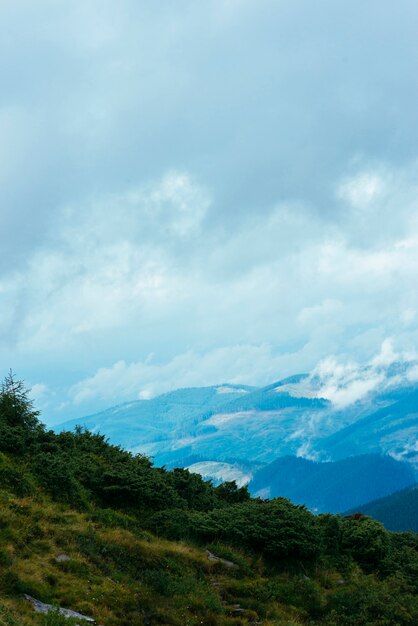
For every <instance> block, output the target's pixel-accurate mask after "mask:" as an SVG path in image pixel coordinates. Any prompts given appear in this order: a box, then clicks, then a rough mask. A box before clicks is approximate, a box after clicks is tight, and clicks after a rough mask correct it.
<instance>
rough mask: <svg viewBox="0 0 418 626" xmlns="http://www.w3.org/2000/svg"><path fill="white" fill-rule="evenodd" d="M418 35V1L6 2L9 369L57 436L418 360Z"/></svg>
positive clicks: (0, 56)
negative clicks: (166, 394)
mask: <svg viewBox="0 0 418 626" xmlns="http://www.w3.org/2000/svg"><path fill="white" fill-rule="evenodd" d="M417 29H418V4H417V2H416V0H399V2H398V3H394V2H392V1H391V0H370V1H368V2H364V1H363V0H350V1H348V0H347V1H344V0H342V1H341V2H335V0H315V2H313V1H312V0H257V1H255V0H201V1H199V2H195V1H192V0H178V1H177V2H169V1H163V0H154V1H153V2H148V1H142V0H118V1H117V2H116V1H115V0H113V1H110V0H71V1H70V0H37V2H33V1H30V0H4V1H3V2H1V4H0V190H1V204H0V212H1V225H0V365H1V370H2V371H3V373H6V372H7V370H8V369H9V368H10V367H12V368H13V370H15V371H16V372H17V374H18V376H19V377H21V378H24V379H25V380H26V382H27V384H28V385H29V386H30V387H32V393H33V396H34V397H35V398H36V401H37V404H38V406H40V407H41V408H42V410H43V418H44V419H45V420H47V421H49V422H51V423H52V422H53V421H55V422H57V421H61V420H63V419H65V418H69V417H77V416H80V415H83V414H85V413H89V412H93V411H95V410H98V409H100V408H104V407H106V406H109V405H111V404H115V403H118V402H121V401H124V400H129V399H132V398H137V397H143V398H146V397H150V396H152V395H154V394H156V393H159V392H162V391H166V390H168V389H172V388H175V387H178V386H187V385H206V384H214V383H221V382H226V381H229V382H240V383H249V384H251V383H253V384H263V383H266V384H267V383H269V382H272V381H274V380H278V379H279V378H282V377H284V376H286V375H289V374H292V373H296V372H302V371H310V370H312V369H313V368H315V367H318V363H321V362H326V363H329V362H330V359H334V361H331V362H335V363H340V362H341V363H345V362H348V361H349V362H350V363H353V362H356V363H363V362H367V361H369V362H370V359H373V358H375V357H374V355H376V354H378V353H381V352H380V351H381V345H382V343H383V342H386V343H383V345H384V346H386V348H385V349H386V351H387V346H388V345H389V346H390V349H391V350H392V351H395V352H396V351H400V352H402V353H405V352H407V353H411V352H413V351H414V350H415V348H417V349H418V287H417V285H418V194H417V191H418V189H417V188H418V123H417V121H418V120H417V117H418V116H417V113H416V111H417V103H418V74H417V66H418V38H417ZM388 342H389V343H388Z"/></svg>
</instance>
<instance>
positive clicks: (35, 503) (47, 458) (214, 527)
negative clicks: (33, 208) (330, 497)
mask: <svg viewBox="0 0 418 626" xmlns="http://www.w3.org/2000/svg"><path fill="white" fill-rule="evenodd" d="M207 550H209V551H210V552H211V553H213V554H214V555H216V557H219V559H216V558H211V559H209V558H208V553H207ZM229 562H232V563H233V565H231V563H229ZM417 591H418V537H417V535H415V534H413V533H397V534H395V533H389V532H387V531H386V530H385V529H384V527H383V526H382V525H381V524H380V523H378V522H376V521H374V520H373V519H371V518H368V517H365V516H362V515H354V516H350V517H348V518H341V517H339V516H333V515H320V516H314V515H312V514H311V513H309V512H308V511H307V510H306V509H305V508H304V507H302V506H295V505H293V504H292V503H291V502H290V501H288V500H286V499H284V498H277V499H274V500H271V501H262V500H257V499H251V498H250V496H249V494H248V491H247V490H246V489H245V488H241V489H238V488H237V487H236V485H235V484H234V483H226V484H224V485H221V486H219V487H213V486H212V485H211V483H209V482H205V481H203V480H202V479H201V478H200V477H199V476H196V475H193V474H190V473H189V472H187V471H186V470H183V469H177V470H173V471H166V470H164V469H161V468H155V467H153V465H152V463H151V462H150V460H149V459H148V458H146V457H144V456H140V455H139V456H138V455H132V454H130V453H128V452H126V451H124V450H122V449H121V448H119V447H117V446H111V445H109V444H108V443H107V442H106V440H105V438H104V436H102V435H93V434H91V433H89V432H87V431H84V430H82V429H79V430H78V431H77V432H75V433H61V434H59V435H56V434H54V433H53V432H51V431H48V430H47V429H46V428H45V427H44V426H43V425H42V424H41V423H40V422H39V420H38V414H37V412H36V411H35V410H34V409H33V407H32V404H31V403H30V402H29V401H28V399H27V394H26V391H25V389H24V386H23V385H22V383H21V382H19V381H15V380H14V378H13V376H12V375H9V376H8V377H7V378H6V380H5V382H4V384H3V386H2V389H1V392H0V626H16V625H17V624H18V625H26V624H39V625H42V624H43V625H44V626H60V625H61V624H64V623H65V624H66V625H67V626H70V624H71V620H64V618H63V617H62V616H60V615H59V614H57V613H50V614H48V615H46V616H45V615H36V614H35V613H34V612H33V609H32V607H31V605H30V604H29V603H28V602H27V601H25V600H24V599H23V594H25V593H27V594H29V595H31V596H34V597H36V598H37V599H39V600H41V601H42V602H46V603H49V604H52V605H56V606H61V607H66V608H71V609H73V610H75V611H78V612H80V613H83V614H85V615H89V616H91V617H93V618H94V619H95V620H96V621H97V623H98V624H102V625H103V626H119V625H120V626H139V625H147V624H163V625H173V626H185V625H190V626H192V625H197V624H205V625H207V626H218V625H219V626H222V625H225V626H226V625H236V626H238V625H243V624H257V623H262V624H264V625H265V626H269V625H270V626H273V625H283V626H285V625H286V626H292V625H296V624H309V625H312V626H313V625H316V624H317V625H319V624H325V625H328V626H334V625H336V624H338V625H341V626H345V625H347V626H349V625H356V624H358V625H360V624H361V625H362V624H368V625H376V626H386V625H387V626H390V625H395V624H398V625H400V626H404V625H408V624H410V625H412V624H416V623H418V600H417Z"/></svg>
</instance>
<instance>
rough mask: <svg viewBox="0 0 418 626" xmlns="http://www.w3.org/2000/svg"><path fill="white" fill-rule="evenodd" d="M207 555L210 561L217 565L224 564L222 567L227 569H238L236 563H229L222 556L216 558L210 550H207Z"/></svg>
mask: <svg viewBox="0 0 418 626" xmlns="http://www.w3.org/2000/svg"><path fill="white" fill-rule="evenodd" d="M206 554H207V555H208V560H209V561H215V562H217V563H222V565H225V567H230V568H231V567H238V565H237V564H236V563H233V562H232V561H227V560H226V559H221V557H220V556H216V555H215V554H213V553H212V552H209V550H206Z"/></svg>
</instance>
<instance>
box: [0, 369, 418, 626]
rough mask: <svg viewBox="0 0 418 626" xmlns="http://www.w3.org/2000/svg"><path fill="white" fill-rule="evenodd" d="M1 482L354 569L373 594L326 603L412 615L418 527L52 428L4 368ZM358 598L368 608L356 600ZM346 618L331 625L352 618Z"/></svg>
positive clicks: (161, 528)
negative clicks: (257, 494)
mask: <svg viewBox="0 0 418 626" xmlns="http://www.w3.org/2000/svg"><path fill="white" fill-rule="evenodd" d="M0 489H8V490H10V491H11V492H13V493H14V494H16V495H17V496H20V497H25V496H33V495H36V494H44V495H46V496H47V497H50V498H51V499H52V500H54V501H57V502H60V503H64V504H65V505H68V506H70V507H73V508H74V509H76V510H78V511H85V512H89V511H92V512H94V511H96V515H97V511H98V510H100V511H102V515H104V513H103V511H110V512H109V513H108V514H109V515H111V516H112V515H113V517H114V519H115V520H116V521H115V524H117V523H118V522H117V519H118V518H117V514H116V513H117V512H118V511H119V512H123V513H124V514H129V516H130V517H129V519H135V520H136V521H137V523H138V525H140V526H141V528H143V529H146V530H148V531H151V532H152V533H153V534H155V535H158V536H161V537H165V538H167V539H170V540H183V541H187V542H191V543H192V544H194V545H208V544H216V543H219V542H221V543H222V544H226V545H230V546H232V547H234V546H235V547H238V548H240V549H244V550H247V551H248V553H250V554H253V555H254V554H256V555H260V556H262V557H263V558H264V559H265V560H266V562H267V563H268V564H269V567H271V568H273V569H274V571H291V572H303V573H304V574H305V575H306V576H308V577H311V576H315V573H316V572H318V571H319V569H321V570H322V571H324V570H327V569H334V570H336V571H339V572H342V576H347V577H348V576H350V575H351V574H352V572H353V568H360V571H362V572H364V573H365V574H366V575H367V574H370V575H373V577H374V578H373V580H374V581H375V582H373V585H375V587H373V589H372V591H370V594H371V596H370V597H369V596H367V598H368V599H365V596H364V594H365V593H366V591H365V589H363V590H362V593H360V594H359V593H357V592H356V593H354V592H352V594H351V595H350V596H349V598H350V599H349V600H348V599H347V597H346V598H345V600H344V601H343V600H341V602H342V605H341V607H339V608H338V607H337V608H335V606H334V605H332V611H334V612H335V611H336V610H337V611H340V612H341V615H343V614H344V611H346V612H347V615H348V614H349V613H350V612H351V613H353V614H354V615H356V611H357V618H358V619H360V618H359V617H358V615H359V613H358V612H359V611H360V610H361V611H365V612H364V615H367V611H366V609H367V607H368V604H367V603H371V599H370V598H371V597H373V598H374V600H375V601H377V597H378V596H379V593H380V594H381V598H383V597H384V598H386V599H385V600H384V601H383V600H382V602H383V604H382V606H383V607H385V606H386V608H385V610H386V611H389V608H388V607H389V605H392V604H393V607H394V608H393V611H395V613H396V610H398V609H396V607H398V608H399V607H400V608H399V611H398V612H399V615H396V620H397V621H388V622H385V621H381V622H379V623H381V624H386V623H387V624H391V623H399V624H412V623H414V621H411V620H415V618H418V601H417V600H416V594H417V592H418V576H417V573H418V537H417V535H415V534H413V533H402V534H401V533H399V534H394V533H389V532H387V531H386V530H385V529H384V527H383V526H382V525H381V524H380V523H378V522H376V521H375V520H373V519H371V518H369V517H366V516H363V515H352V516H349V517H340V516H334V515H318V516H315V515H313V514H311V513H310V512H309V511H308V510H307V509H306V508H305V507H303V506H296V505H294V504H292V503H291V502H290V501H289V500H287V499H284V498H275V499H273V500H270V501H265V500H261V499H254V498H250V495H249V493H248V490H247V489H246V488H245V487H242V488H238V487H237V486H236V484H235V483H232V482H229V483H224V484H222V485H220V486H217V487H214V486H213V485H212V484H211V483H210V482H208V481H204V480H203V479H202V478H201V477H200V476H198V475H195V474H191V473H189V472H188V471H187V470H184V469H174V470H170V471H167V470H165V469H164V468H155V467H153V465H152V462H151V461H150V459H148V458H147V457H145V456H142V455H133V454H131V453H130V452H127V451H126V450H123V449H121V448H120V447H118V446H114V445H110V444H109V443H108V442H107V441H106V439H105V436H104V435H101V434H92V433H90V432H87V431H85V430H82V429H77V430H76V432H65V433H61V434H55V433H53V432H52V431H50V430H47V429H46V428H45V426H44V425H43V424H42V423H41V422H40V421H39V414H38V412H37V411H36V410H35V409H34V407H33V405H32V403H31V402H30V400H29V399H28V395H27V392H26V390H25V387H24V385H23V383H22V382H21V381H16V380H15V379H14V377H13V375H12V374H10V375H9V376H7V378H6V379H5V381H4V383H3V385H2V388H1V391H0ZM112 511H113V512H114V514H113V513H112ZM124 519H128V518H127V517H126V518H124ZM350 572H351V574H350ZM379 581H380V582H379ZM385 581H386V582H385ZM387 581H391V582H390V584H389V583H388V582H387ZM369 584H370V585H372V583H371V582H370V581H369ZM373 585H372V586H373ZM347 593H348V592H347ZM362 594H363V595H362ZM343 595H344V594H343V593H340V595H339V597H341V598H342V597H343ZM361 597H363V600H361V602H363V604H364V603H365V605H366V609H365V608H364V606H362V607H360V608H359V607H357V609H356V608H355V606H354V605H355V604H356V603H358V602H360V598H361ZM402 598H403V600H402ZM414 598H415V599H414ZM344 602H345V605H344ZM330 607H331V605H330ZM347 607H351V608H349V609H348V608H347ZM402 607H404V608H402ZM405 607H408V608H407V609H406V608H405ZM404 609H405V610H404ZM391 610H392V609H391ZM329 611H331V608H329ZM395 613H394V614H395ZM325 614H326V611H325V608H324V617H323V622H321V623H327V622H326V619H325ZM357 618H356V619H357ZM344 619H345V618H344ZM344 619H343V618H342V617H341V621H340V622H339V623H341V624H350V623H352V624H357V623H360V622H356V621H352V622H350V621H349V617H347V619H346V621H344ZM391 619H394V618H393V616H392V617H391ZM347 620H348V621H347ZM402 620H403V621H402ZM312 623H313V622H312ZM370 623H374V622H370Z"/></svg>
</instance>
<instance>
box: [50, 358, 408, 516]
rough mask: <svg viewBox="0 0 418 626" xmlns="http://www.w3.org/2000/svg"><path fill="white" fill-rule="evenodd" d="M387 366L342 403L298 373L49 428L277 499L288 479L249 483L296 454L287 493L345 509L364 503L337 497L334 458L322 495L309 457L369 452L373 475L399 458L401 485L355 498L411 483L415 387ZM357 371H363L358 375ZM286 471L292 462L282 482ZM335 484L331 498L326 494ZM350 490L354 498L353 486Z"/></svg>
mask: <svg viewBox="0 0 418 626" xmlns="http://www.w3.org/2000/svg"><path fill="white" fill-rule="evenodd" d="M387 371H388V372H389V374H388V375H390V379H389V382H386V383H385V384H382V385H380V386H379V387H378V388H376V389H375V390H374V391H370V392H369V393H368V394H366V395H364V396H363V397H362V398H361V399H359V400H357V401H355V402H351V403H348V404H347V403H346V404H345V405H341V403H334V402H332V401H331V400H330V399H327V398H326V397H323V395H329V389H327V387H326V385H325V386H324V383H321V380H320V379H319V378H318V376H316V377H315V376H309V375H308V374H299V375H295V376H291V377H288V378H286V379H283V380H280V381H277V382H275V383H273V384H270V385H267V386H266V387H262V388H258V387H249V386H246V385H231V384H228V383H226V384H223V385H217V386H213V387H201V388H199V387H197V388H190V389H178V390H175V391H172V392H168V393H165V394H163V395H161V396H158V397H156V398H153V399H151V400H136V401H133V402H128V403H125V404H122V405H119V406H116V407H111V408H109V409H107V410H105V411H102V412H100V413H97V414H95V415H90V416H87V417H85V418H82V419H77V420H72V421H70V422H65V423H64V424H61V425H59V426H57V427H55V430H56V431H58V432H59V431H62V430H73V429H74V427H75V426H76V425H81V426H84V427H86V428H88V429H89V430H91V431H93V432H101V433H104V434H105V435H106V436H107V437H109V440H110V441H111V442H112V443H116V444H119V445H121V446H123V447H124V448H127V449H129V450H131V451H133V452H139V453H143V454H146V455H148V456H152V457H153V458H154V462H155V463H156V464H157V465H165V466H167V467H188V468H190V470H191V471H195V472H199V473H201V474H202V475H203V476H206V477H208V478H213V479H214V480H215V482H221V481H222V480H233V479H235V480H236V481H237V482H238V483H239V484H246V483H248V482H250V485H251V489H252V491H253V493H254V492H255V491H257V490H259V489H261V490H262V489H267V488H273V491H272V492H270V493H272V494H275V495H278V492H277V489H276V487H277V486H278V485H281V486H280V490H281V493H282V495H283V494H284V493H285V490H286V488H287V487H286V484H285V482H286V481H285V482H282V483H280V480H278V479H277V478H274V479H272V481H270V483H269V484H268V485H267V484H266V485H264V486H260V487H257V486H256V485H257V481H258V482H259V481H260V476H262V475H263V471H267V470H265V467H264V466H269V464H273V463H279V464H280V463H284V461H278V459H280V458H282V457H298V458H299V460H296V461H295V462H294V463H295V464H294V466H293V468H294V469H295V471H296V468H297V472H299V471H300V468H301V467H302V466H303V467H304V468H305V475H304V476H303V480H302V478H301V481H302V482H301V487H300V489H299V492H297V491H293V492H292V494H291V495H289V497H292V498H293V499H296V500H297V501H301V499H302V501H304V502H306V503H310V505H311V506H312V508H316V509H318V510H326V509H327V508H329V510H344V508H350V507H351V505H353V506H354V505H355V504H356V503H360V502H361V501H360V500H358V499H357V500H355V501H354V500H351V501H350V502H349V501H341V502H340V501H338V498H337V497H336V496H337V495H338V493H337V492H338V488H337V487H336V483H335V481H334V476H333V475H332V472H331V467H332V464H326V463H321V467H322V469H321V472H325V474H326V473H327V472H328V473H329V474H327V477H326V479H325V478H324V476H325V474H324V476H323V477H322V478H321V480H319V479H318V483H319V484H322V485H323V487H322V493H321V494H319V492H318V489H317V485H316V483H315V478H314V476H317V472H318V467H317V466H316V465H315V464H312V463H310V462H312V461H321V462H324V461H327V462H329V461H342V460H344V459H347V458H348V457H356V458H358V457H364V455H366V456H367V458H373V459H374V462H373V463H374V465H373V463H372V464H371V465H370V467H369V470H368V471H369V472H371V475H373V472H379V471H380V470H379V469H378V468H379V467H380V468H382V467H383V466H382V465H381V464H382V463H383V465H385V464H386V466H387V465H388V463H390V460H388V459H386V461H381V460H378V459H380V458H381V457H382V456H383V457H392V459H393V462H394V463H395V461H399V462H404V463H400V465H399V466H398V465H396V463H395V465H393V467H396V468H397V470H396V476H397V480H398V482H396V481H394V482H391V480H390V478H389V477H388V485H390V489H388V490H386V491H385V490H384V489H383V490H382V491H379V489H376V490H375V491H373V489H371V490H370V492H369V494H368V495H367V494H365V498H364V499H363V500H362V502H365V501H366V500H372V499H375V498H377V497H380V496H383V495H386V494H388V493H390V490H392V491H396V490H399V489H402V488H403V487H406V486H407V485H408V484H411V482H413V479H412V480H411V478H410V477H409V478H407V480H406V482H405V477H406V474H404V473H403V472H404V469H405V467H406V466H405V463H407V464H408V468H409V469H408V471H409V470H410V469H411V468H412V469H411V471H415V470H417V469H418V444H417V440H418V385H417V384H416V383H411V382H408V380H406V378H405V376H404V375H403V372H404V368H403V365H402V364H400V365H399V366H398V365H396V364H392V365H391V366H390V367H389V368H387ZM364 375H365V376H368V375H370V373H369V372H368V371H365V374H364ZM349 384H351V383H347V385H349ZM321 385H322V386H321ZM347 388H348V390H350V388H349V386H348V387H347ZM337 391H338V390H337ZM345 391H346V390H345V388H342V392H344V393H345ZM370 455H371V456H370ZM303 460H305V461H306V462H305V463H303ZM287 463H290V461H288V462H287ZM353 463H355V462H354V461H353ZM362 463H365V461H364V459H363V461H362ZM349 466H350V463H349V462H348V464H346V465H344V464H341V465H337V466H335V467H337V468H339V469H338V471H340V470H341V471H342V468H344V473H345V476H346V479H347V481H349V482H350V481H351V482H353V480H354V479H353V476H354V475H355V471H354V470H355V468H353V469H350V468H349ZM372 466H373V467H372ZM335 467H334V469H335ZM401 467H402V468H404V469H402V470H401V469H400V468H401ZM398 470H399V472H398ZM365 471H366V470H365ZM382 471H383V470H382ZM260 472H261V473H260ZM289 472H290V465H289V468H288V484H290V482H289V480H290V479H289V476H290V474H289ZM383 473H385V472H383ZM386 475H387V473H386ZM309 476H310V477H309ZM376 476H377V478H378V479H379V480H380V478H379V476H378V475H377V474H376ZM358 479H359V481H360V479H361V475H360V474H359V475H358ZM310 481H311V483H310ZM408 481H409V482H408ZM302 484H303V485H305V487H304V489H305V492H304V491H303V489H302ZM309 484H311V487H310V488H308V487H307V486H308V485H309ZM327 484H328V485H329V486H330V487H329V488H327ZM332 484H334V486H335V489H336V494H335V497H331V495H330V494H331V492H332V488H331V485H332ZM359 484H360V483H359ZM363 486H364V485H363ZM382 488H383V485H382ZM340 489H341V490H343V488H342V487H340ZM265 493H267V491H265ZM286 493H288V492H287V491H286ZM304 493H305V494H306V495H303V494H304ZM351 493H352V495H355V494H354V492H353V490H351ZM310 494H311V495H313V494H316V496H315V498H316V499H315V501H313V500H312V502H311V499H310V497H309V495H310ZM342 507H343V508H342Z"/></svg>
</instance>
